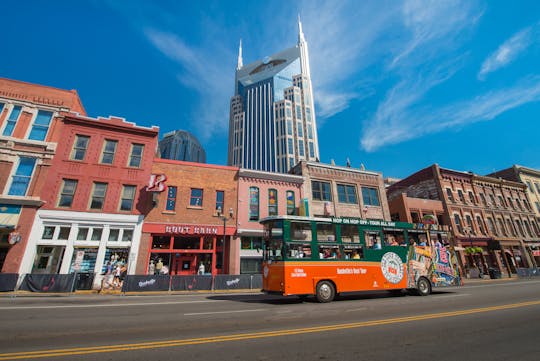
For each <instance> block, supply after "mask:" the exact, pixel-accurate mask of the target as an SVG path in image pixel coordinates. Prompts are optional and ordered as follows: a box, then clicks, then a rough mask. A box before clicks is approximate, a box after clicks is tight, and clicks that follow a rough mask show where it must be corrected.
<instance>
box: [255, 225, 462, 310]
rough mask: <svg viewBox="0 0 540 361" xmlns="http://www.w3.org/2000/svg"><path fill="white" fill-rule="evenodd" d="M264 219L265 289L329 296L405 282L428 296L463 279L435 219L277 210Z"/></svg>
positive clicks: (319, 297) (323, 299) (395, 287)
mask: <svg viewBox="0 0 540 361" xmlns="http://www.w3.org/2000/svg"><path fill="white" fill-rule="evenodd" d="M260 222H261V223H262V224H263V226H264V245H263V251H264V252H263V254H264V258H263V264H262V270H263V292H266V293H271V294H280V295H283V296H289V295H297V296H299V297H300V298H304V297H307V296H315V297H316V298H317V300H318V301H319V302H331V301H332V300H333V299H334V297H335V296H336V295H337V294H342V293H347V292H358V291H373V290H388V291H391V292H401V291H402V290H404V289H407V290H410V291H415V292H416V293H417V294H419V295H422V296H425V295H429V294H430V293H431V291H432V287H439V286H457V285H460V284H461V279H460V276H459V272H458V267H457V257H456V255H455V253H454V251H453V248H452V247H451V245H450V242H449V237H448V233H447V232H445V231H440V230H438V229H437V226H436V225H435V226H431V227H430V229H426V228H428V227H427V226H425V225H423V224H411V223H404V222H388V221H382V220H367V219H360V218H313V217H301V216H275V217H268V218H264V219H262V220H261V221H260Z"/></svg>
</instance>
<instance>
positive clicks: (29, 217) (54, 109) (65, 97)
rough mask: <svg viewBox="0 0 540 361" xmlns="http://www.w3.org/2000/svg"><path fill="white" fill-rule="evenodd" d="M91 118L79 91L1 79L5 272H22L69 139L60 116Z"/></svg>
mask: <svg viewBox="0 0 540 361" xmlns="http://www.w3.org/2000/svg"><path fill="white" fill-rule="evenodd" d="M63 111H75V112H78V113H79V114H82V115H84V114H86V113H85V110H84V107H83V105H82V103H81V100H80V99H79V96H78V94H77V92H76V91H75V90H63V89H57V88H52V87H48V86H43V85H38V84H30V83H25V82H21V81H17V80H10V79H5V78H0V269H1V271H2V272H5V273H18V272H19V269H20V266H21V262H22V259H23V255H24V254H25V251H26V248H27V243H28V237H29V234H30V229H31V227H32V223H33V220H34V216H35V214H36V211H37V210H38V209H39V208H40V207H41V206H42V205H43V204H44V203H45V200H44V198H43V196H44V195H46V194H48V191H49V190H48V189H47V187H46V184H45V181H46V179H47V178H48V174H49V171H50V168H51V165H52V162H53V158H54V156H55V154H56V153H57V146H58V144H59V143H61V141H62V140H63V137H64V134H63V133H62V131H61V129H60V126H59V124H58V122H59V120H58V119H59V117H60V115H59V113H60V112H63Z"/></svg>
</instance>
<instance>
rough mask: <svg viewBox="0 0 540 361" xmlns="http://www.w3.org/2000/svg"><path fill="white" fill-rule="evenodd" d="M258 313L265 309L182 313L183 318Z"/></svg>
mask: <svg viewBox="0 0 540 361" xmlns="http://www.w3.org/2000/svg"><path fill="white" fill-rule="evenodd" d="M260 311H266V309H264V308H258V309H255V310H239V311H216V312H195V313H184V316H200V315H215V314H219V313H241V312H260Z"/></svg>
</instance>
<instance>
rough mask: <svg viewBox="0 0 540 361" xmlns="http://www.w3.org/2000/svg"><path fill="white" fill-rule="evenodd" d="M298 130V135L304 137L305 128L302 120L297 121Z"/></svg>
mask: <svg viewBox="0 0 540 361" xmlns="http://www.w3.org/2000/svg"><path fill="white" fill-rule="evenodd" d="M296 132H297V133H298V136H299V137H303V136H304V130H303V128H302V122H297V123H296Z"/></svg>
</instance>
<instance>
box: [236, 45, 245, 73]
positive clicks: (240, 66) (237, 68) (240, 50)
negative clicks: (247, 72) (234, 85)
mask: <svg viewBox="0 0 540 361" xmlns="http://www.w3.org/2000/svg"><path fill="white" fill-rule="evenodd" d="M243 66H244V64H243V62H242V39H240V47H239V48H238V64H237V65H236V70H240V69H242V67H243Z"/></svg>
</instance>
